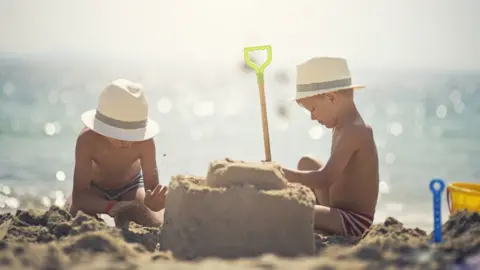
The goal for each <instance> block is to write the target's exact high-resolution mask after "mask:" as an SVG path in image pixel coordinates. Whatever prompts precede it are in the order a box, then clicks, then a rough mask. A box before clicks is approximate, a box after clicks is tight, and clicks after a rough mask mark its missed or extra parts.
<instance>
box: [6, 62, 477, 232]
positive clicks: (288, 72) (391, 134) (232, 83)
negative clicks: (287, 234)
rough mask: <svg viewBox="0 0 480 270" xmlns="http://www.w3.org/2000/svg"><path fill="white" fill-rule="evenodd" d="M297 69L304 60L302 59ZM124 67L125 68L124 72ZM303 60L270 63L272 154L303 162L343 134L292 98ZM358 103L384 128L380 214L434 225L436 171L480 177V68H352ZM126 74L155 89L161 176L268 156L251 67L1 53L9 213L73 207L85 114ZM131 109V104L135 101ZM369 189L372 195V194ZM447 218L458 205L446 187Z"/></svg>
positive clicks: (152, 104) (379, 136)
mask: <svg viewBox="0 0 480 270" xmlns="http://www.w3.org/2000/svg"><path fill="white" fill-rule="evenodd" d="M292 66H293V68H294V65H292ZM119 67H121V68H119ZM294 72H295V71H294V70H293V69H292V67H278V66H275V67H272V68H270V67H269V68H267V71H266V86H265V87H266V93H267V107H268V120H269V127H270V140H271V149H272V156H273V159H274V160H275V161H278V162H280V163H282V164H285V165H288V166H291V167H294V166H295V165H296V162H297V160H298V159H299V158H300V157H301V156H302V155H305V154H311V155H315V156H318V157H319V158H320V159H322V160H327V159H328V156H329V151H330V145H331V131H330V130H327V129H325V128H323V127H321V126H319V125H318V124H317V123H314V122H312V121H310V119H309V116H308V114H306V113H305V111H304V110H303V109H301V108H300V107H299V106H297V105H296V104H295V103H294V102H288V101H287V99H288V98H289V97H290V96H292V95H293V94H294V89H295V88H294V85H295V79H294ZM352 72H353V75H354V81H355V83H362V84H365V85H366V86H367V88H365V89H362V90H359V91H356V93H355V94H356V102H357V105H358V108H359V110H360V112H361V113H362V114H363V116H364V118H365V120H366V121H367V122H368V123H370V124H371V125H372V126H373V128H374V133H375V139H376V142H377V147H378V152H379V160H380V175H381V183H380V197H379V202H378V207H377V214H376V218H375V219H376V221H382V220H384V219H385V217H387V216H394V217H397V218H398V219H400V220H401V221H402V222H404V223H406V224H407V225H409V226H418V227H420V228H422V229H426V230H431V228H432V220H433V218H432V195H431V193H430V191H429V188H428V184H429V181H430V180H431V179H432V178H433V177H440V178H442V179H444V180H445V181H446V182H447V183H448V182H453V181H467V182H477V183H478V182H479V179H480V146H479V145H478V142H479V137H480V72H478V73H474V72H453V71H451V72H447V71H435V70H422V71H419V70H401V71H400V70H384V69H383V70H382V69H379V70H374V69H364V70H362V69H358V70H357V69H354V70H352ZM119 77H124V78H128V79H131V80H138V81H140V82H142V83H143V84H144V86H145V88H146V89H147V90H148V93H147V97H148V99H149V109H150V113H151V116H152V117H153V118H154V119H156V120H157V121H158V122H159V124H160V127H161V133H160V134H159V135H158V137H157V138H156V142H157V149H158V150H157V151H158V152H157V157H158V161H157V162H158V167H159V170H160V179H161V182H162V183H164V184H166V183H168V182H169V180H170V177H171V176H172V175H175V174H181V173H182V174H183V173H189V174H195V175H205V174H206V171H207V166H208V163H209V161H210V160H213V159H221V158H224V157H227V156H228V157H231V158H234V159H243V160H248V161H259V160H261V159H263V158H264V150H263V137H262V129H261V118H260V105H259V98H258V90H257V86H256V79H255V75H254V74H253V73H251V72H245V70H242V69H241V68H240V66H239V65H232V66H225V67H222V68H218V67H217V68H215V67H204V68H202V67H201V66H200V67H198V66H196V67H193V66H177V67H173V68H172V66H171V65H170V66H169V68H168V69H167V68H166V66H162V65H160V64H158V65H148V66H146V65H145V66H143V65H133V64H131V65H121V63H115V62H110V63H96V62H93V61H92V62H88V61H84V62H82V63H80V62H68V61H61V60H56V61H51V62H49V61H46V60H42V61H39V60H35V61H34V60H32V61H29V60H18V59H17V60H15V59H13V60H12V59H3V60H0V209H3V211H10V210H14V209H17V208H24V207H31V206H44V207H48V206H50V205H52V204H56V205H60V206H61V205H63V203H64V200H65V197H66V196H67V195H68V193H69V192H70V190H71V187H72V173H73V164H74V147H75V140H76V136H77V134H78V133H79V131H80V130H81V129H82V128H83V126H82V123H81V121H80V115H81V113H82V112H83V111H85V110H88V109H92V108H95V106H96V101H97V97H98V94H99V92H100V91H101V89H102V87H104V86H105V84H107V83H108V82H109V81H111V80H113V79H116V78H119ZM126 109H128V108H126ZM359 192H362V191H361V190H360V191H359ZM442 204H443V211H442V212H443V219H444V220H446V219H447V218H448V208H447V205H446V201H445V195H443V200H442Z"/></svg>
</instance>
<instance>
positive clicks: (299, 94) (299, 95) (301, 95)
mask: <svg viewBox="0 0 480 270" xmlns="http://www.w3.org/2000/svg"><path fill="white" fill-rule="evenodd" d="M361 88H365V86H364V85H350V86H342V87H336V88H330V89H322V90H318V91H311V92H297V95H296V96H295V97H292V98H290V99H289V101H296V100H299V99H304V98H309V97H313V96H316V95H321V94H326V93H332V92H337V91H340V90H346V89H353V90H358V89H361Z"/></svg>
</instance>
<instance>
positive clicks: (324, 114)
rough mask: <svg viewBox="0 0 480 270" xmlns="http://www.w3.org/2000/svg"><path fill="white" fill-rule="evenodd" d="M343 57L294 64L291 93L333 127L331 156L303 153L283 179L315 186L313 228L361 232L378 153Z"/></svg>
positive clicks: (367, 220) (369, 216)
mask: <svg viewBox="0 0 480 270" xmlns="http://www.w3.org/2000/svg"><path fill="white" fill-rule="evenodd" d="M362 87H363V86H361V85H353V84H352V79H351V76H350V71H349V68H348V66H347V62H346V60H345V59H342V58H333V57H317V58H312V59H310V60H309V61H307V62H305V63H303V64H301V65H299V66H297V94H296V97H295V98H293V99H294V100H296V101H297V103H298V104H299V105H300V106H302V107H304V108H305V109H307V110H308V111H309V112H310V115H311V119H312V120H314V121H317V122H319V123H320V124H322V125H324V126H325V127H327V128H331V129H333V136H332V149H331V156H330V159H329V160H328V161H327V163H325V164H322V163H321V162H320V161H319V160H317V159H315V158H313V157H308V156H305V157H302V158H301V159H300V161H299V162H298V165H297V170H293V169H287V168H284V172H285V176H286V178H287V179H288V180H289V181H291V182H298V183H301V184H304V185H305V186H308V187H310V188H311V189H312V191H314V193H315V196H316V199H317V205H315V229H317V230H319V231H322V232H324V233H329V234H341V235H345V236H355V237H357V236H361V235H362V234H363V233H364V232H365V231H367V230H368V228H369V227H370V226H371V224H372V222H373V219H374V214H375V208H376V204H377V198H378V181H379V171H378V156H377V149H376V145H375V141H374V137H373V131H372V128H371V127H370V126H369V125H367V124H366V123H365V122H364V120H363V119H362V117H361V115H360V113H359V112H358V110H357V108H356V106H355V102H354V99H353V94H354V93H353V92H354V90H355V89H359V88H362Z"/></svg>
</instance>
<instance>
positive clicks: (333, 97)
mask: <svg viewBox="0 0 480 270" xmlns="http://www.w3.org/2000/svg"><path fill="white" fill-rule="evenodd" d="M325 97H326V98H327V100H328V101H330V102H335V101H336V100H337V97H336V96H335V95H334V94H331V93H326V94H325Z"/></svg>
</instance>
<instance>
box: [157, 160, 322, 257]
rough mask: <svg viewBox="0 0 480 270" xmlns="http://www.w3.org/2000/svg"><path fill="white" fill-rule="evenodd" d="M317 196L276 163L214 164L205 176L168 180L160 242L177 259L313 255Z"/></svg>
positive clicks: (179, 176) (226, 162) (226, 161)
mask: <svg viewBox="0 0 480 270" xmlns="http://www.w3.org/2000/svg"><path fill="white" fill-rule="evenodd" d="M314 203H315V197H314V194H313V192H312V191H311V190H310V189H308V188H306V187H304V186H302V185H300V184H293V183H288V182H287V181H286V179H285V177H284V175H283V172H282V171H281V168H280V166H278V165H276V164H274V163H259V164H254V163H246V162H238V161H231V160H228V159H227V160H220V161H213V162H211V164H210V167H209V170H208V173H207V177H206V178H205V177H195V176H189V175H177V176H174V177H172V181H171V182H170V186H169V191H168V196H167V199H166V205H165V207H166V208H165V222H164V225H163V228H162V230H161V233H160V236H159V240H160V248H161V249H162V250H171V251H172V253H173V254H174V256H175V257H177V258H181V259H196V258H201V257H210V256H214V257H221V258H236V257H252V256H258V255H261V254H265V253H274V254H277V255H280V256H287V257H291V256H299V255H313V254H314V252H315V243H314V241H315V240H314V229H313V224H314V214H313V208H314Z"/></svg>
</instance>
